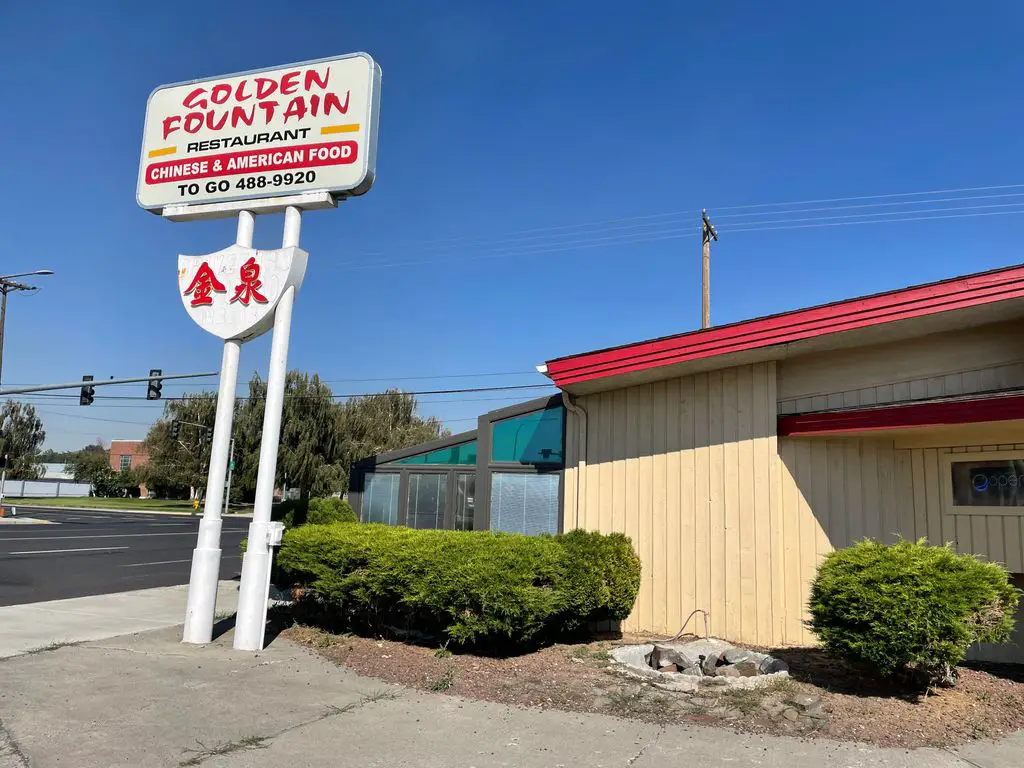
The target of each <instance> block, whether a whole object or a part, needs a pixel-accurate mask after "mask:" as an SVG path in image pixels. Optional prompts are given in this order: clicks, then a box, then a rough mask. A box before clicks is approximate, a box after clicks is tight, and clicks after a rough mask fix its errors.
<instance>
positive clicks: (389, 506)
mask: <svg viewBox="0 0 1024 768" xmlns="http://www.w3.org/2000/svg"><path fill="white" fill-rule="evenodd" d="M398 480H399V477H398V475H397V474H390V473H383V472H382V473H375V472H371V473H368V474H367V475H366V481H365V483H364V486H363V521H364V522H367V523H385V524H386V525H398Z"/></svg>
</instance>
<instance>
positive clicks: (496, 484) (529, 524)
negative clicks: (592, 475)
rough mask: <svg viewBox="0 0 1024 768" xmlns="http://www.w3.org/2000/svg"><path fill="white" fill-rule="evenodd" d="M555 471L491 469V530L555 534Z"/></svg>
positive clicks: (556, 506) (557, 481) (556, 477)
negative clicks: (536, 472)
mask: <svg viewBox="0 0 1024 768" xmlns="http://www.w3.org/2000/svg"><path fill="white" fill-rule="evenodd" d="M560 477H561V475H560V474H558V473H553V474H542V475H535V474H531V473H525V472H494V473H493V474H492V475H491V530H492V531H506V532H508V533H525V534H527V535H535V534H538V533H558V496H559V494H558V485H559V480H560Z"/></svg>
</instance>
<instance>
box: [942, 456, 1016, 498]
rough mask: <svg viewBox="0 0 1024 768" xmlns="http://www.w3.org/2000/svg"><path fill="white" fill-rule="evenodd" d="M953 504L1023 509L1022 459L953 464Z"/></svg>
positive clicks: (958, 462)
mask: <svg viewBox="0 0 1024 768" xmlns="http://www.w3.org/2000/svg"><path fill="white" fill-rule="evenodd" d="M952 472H953V504H954V506H958V507H1024V459H1022V460H1014V459H1002V460H998V459H997V460H989V461H982V460H979V461H954V462H953V463H952Z"/></svg>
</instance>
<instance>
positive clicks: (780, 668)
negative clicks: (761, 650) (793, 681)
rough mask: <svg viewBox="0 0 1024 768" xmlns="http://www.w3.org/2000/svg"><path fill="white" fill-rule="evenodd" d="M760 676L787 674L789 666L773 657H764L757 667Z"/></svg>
mask: <svg viewBox="0 0 1024 768" xmlns="http://www.w3.org/2000/svg"><path fill="white" fill-rule="evenodd" d="M758 668H759V669H760V671H761V674H762V675H774V674H775V673H776V672H789V664H787V663H786V662H784V661H783V660H782V659H776V658H775V657H774V656H766V657H765V659H764V661H762V662H761V664H760V666H759V667H758Z"/></svg>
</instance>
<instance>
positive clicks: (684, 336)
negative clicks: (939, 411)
mask: <svg viewBox="0 0 1024 768" xmlns="http://www.w3.org/2000/svg"><path fill="white" fill-rule="evenodd" d="M1022 297H1024V265H1018V266H1014V267H1004V268H1002V269H995V270H991V271H989V272H979V273H976V274H971V275H963V276H961V277H954V278H951V279H947V280H940V281H938V282H934V283H926V284H924V285H916V286H911V287H909V288H901V289H899V290H894V291H887V292H885V293H876V294H872V295H870V296H861V297H858V298H853V299H844V300H842V301H837V302H833V303H831V304H822V305H819V306H816V307H809V308H807V309H798V310H793V311H790V312H783V313H780V314H777V315H768V316H767V317H759V318H755V319H752V320H744V321H742V322H738V323H732V324H730V325H720V326H716V327H714V328H708V329H702V330H697V331H689V332H687V333H681V334H677V335H674V336H664V337H662V338H658V339H651V340H649V341H641V342H636V343H633V344H626V345H623V346H619V347H610V348H608V349H600V350H596V351H593V352H583V353H581V354H578V355H570V356H568V357H560V358H555V359H554V360H549V361H548V362H547V373H548V376H550V377H551V378H552V380H553V381H554V382H555V384H556V385H557V386H559V387H564V386H566V385H570V384H578V383H580V382H584V381H592V380H595V379H603V378H607V377H609V376H616V375H619V374H624V373H630V372H634V371H642V370H647V369H650V368H657V367H660V366H664V365H672V364H675V363H682V362H686V361H689V360H699V359H703V358H711V357H717V356H719V355H725V354H729V353H735V352H743V351H747V350H755V349H762V348H765V347H771V346H775V345H778V344H787V343H792V342H795V341H804V340H807V339H813V338H816V337H818V336H825V335H827V334H831V333H838V332H840V331H849V330H854V329H857V328H867V327H870V326H875V325H883V324H885V323H891V322H896V321H898V320H908V319H912V318H917V317H925V316H928V315H934V314H939V313H941V312H950V311H953V310H957V309H966V308H968V307H975V306H980V305H983V304H990V303H994V302H998V301H1006V300H1008V299H1016V298H1022Z"/></svg>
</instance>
